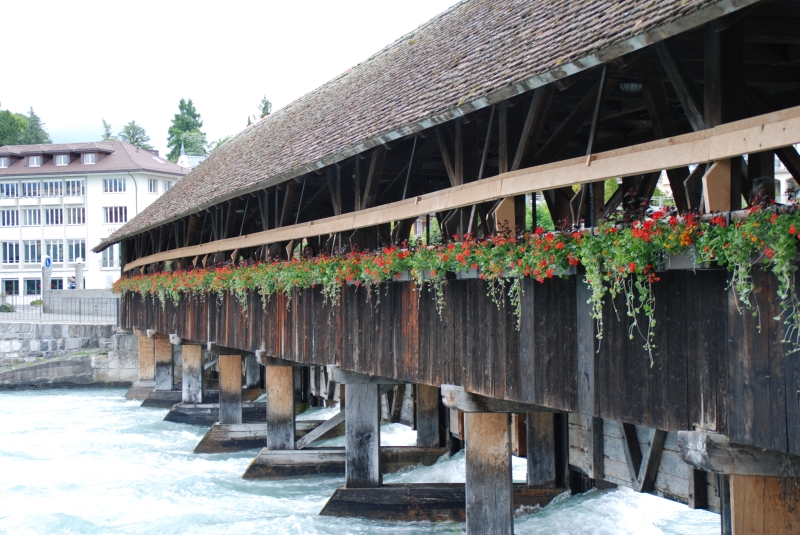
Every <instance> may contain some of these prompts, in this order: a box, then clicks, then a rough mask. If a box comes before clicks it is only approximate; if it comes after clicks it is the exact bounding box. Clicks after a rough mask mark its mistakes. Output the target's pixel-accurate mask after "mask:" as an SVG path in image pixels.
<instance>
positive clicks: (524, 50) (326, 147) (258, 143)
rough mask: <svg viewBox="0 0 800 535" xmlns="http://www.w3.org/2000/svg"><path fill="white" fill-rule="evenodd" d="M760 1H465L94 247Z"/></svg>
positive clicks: (216, 155)
mask: <svg viewBox="0 0 800 535" xmlns="http://www.w3.org/2000/svg"><path fill="white" fill-rule="evenodd" d="M755 1H756V0H658V1H642V0H594V1H592V2H575V1H572V0H465V1H463V2H460V3H458V4H456V5H455V6H453V7H452V8H450V9H448V10H447V11H445V12H444V13H442V14H440V15H438V16H437V17H435V18H434V19H432V20H431V21H429V22H427V23H426V24H424V25H422V26H420V27H419V28H417V29H416V30H414V31H413V32H411V33H409V34H407V35H405V36H403V37H401V38H400V39H398V40H397V41H395V42H394V43H392V44H391V45H389V46H388V47H386V48H384V49H383V50H381V51H380V52H378V53H377V54H375V55H374V56H372V57H370V58H369V59H367V60H366V61H364V62H363V63H360V64H358V65H357V66H356V67H354V68H352V69H350V70H349V71H347V72H345V73H343V74H342V75H340V76H338V77H336V78H334V79H333V80H331V81H330V82H328V83H326V84H325V85H323V86H321V87H320V88H318V89H316V90H314V91H312V92H311V93H308V94H306V95H305V96H303V97H301V98H300V99H298V100H296V101H295V102H293V103H291V104H289V105H288V106H286V107H284V108H282V109H281V110H279V111H277V112H275V113H274V114H272V115H269V116H267V117H266V118H265V119H263V120H262V121H260V122H258V123H256V124H255V125H253V126H251V127H249V128H248V129H246V130H244V131H242V132H240V133H239V134H237V135H236V136H235V137H233V138H232V139H230V140H229V141H228V142H226V143H225V144H224V145H222V146H221V147H220V148H218V149H217V150H215V151H214V152H213V153H212V154H211V155H210V156H209V158H208V159H207V160H206V161H204V162H203V163H202V164H200V166H198V167H197V168H196V169H195V170H194V171H192V172H191V173H190V174H189V175H188V176H187V177H186V178H185V179H184V180H182V181H180V182H179V183H178V184H177V185H176V186H175V187H174V188H172V189H171V190H170V191H168V192H167V193H166V194H165V195H163V196H161V197H160V198H159V199H158V200H156V201H155V202H154V203H153V204H152V205H150V206H149V207H148V208H147V209H146V210H144V211H143V212H142V213H141V214H139V215H138V216H137V217H136V218H134V219H133V220H131V221H130V222H129V223H128V224H126V225H125V226H123V227H122V228H121V229H119V230H118V231H117V232H116V233H114V234H113V235H111V236H110V237H109V238H107V239H106V240H105V241H104V242H103V243H101V244H100V245H99V246H97V247H96V248H95V250H97V251H99V250H102V249H103V248H105V247H108V246H109V245H110V244H112V243H115V242H118V241H120V240H121V239H123V238H125V237H128V236H132V235H135V234H137V233H139V232H142V231H144V230H147V229H149V228H152V227H154V226H157V225H160V224H163V223H166V222H169V221H172V220H175V219H178V218H180V217H184V216H186V215H189V214H192V213H195V212H197V211H199V210H201V209H203V208H207V207H209V206H212V205H214V204H217V203H219V202H222V201H224V200H227V199H229V198H232V197H234V196H236V195H240V194H242V193H245V192H250V191H255V190H257V189H261V188H264V187H268V186H270V185H274V184H278V183H281V182H284V181H286V180H288V179H291V178H293V177H297V176H300V175H302V174H304V173H307V172H309V171H311V170H313V169H318V168H321V167H324V166H327V165H330V164H332V163H335V162H337V161H341V160H343V159H345V158H349V157H350V156H352V155H354V154H357V153H359V152H363V151H364V150H366V149H368V148H370V147H373V146H376V145H378V144H380V143H385V142H387V141H390V140H392V139H397V138H400V137H403V136H406V135H409V134H411V133H414V132H416V131H420V130H422V129H424V128H428V127H431V126H433V125H435V124H439V123H442V122H445V121H448V120H450V119H453V118H454V117H457V116H458V115H461V114H464V113H469V112H471V111H474V110H476V109H480V108H483V107H485V106H488V105H490V104H493V103H495V102H498V101H500V100H503V99H506V98H509V97H511V96H514V95H516V94H519V93H523V92H525V91H528V90H530V89H533V88H535V87H538V86H541V85H544V84H547V83H550V82H552V81H554V80H557V79H560V78H563V77H565V76H569V75H570V74H574V73H576V72H579V71H582V70H584V69H587V68H590V67H593V66H595V65H598V64H600V63H603V62H606V61H609V60H611V59H613V58H616V57H619V56H621V55H624V54H626V53H629V52H631V51H633V50H636V49H638V48H642V47H644V46H647V45H649V44H651V43H653V42H656V41H660V40H662V39H665V38H667V37H670V36H672V35H675V34H678V33H681V32H682V31H685V30H687V29H690V28H693V27H696V26H699V25H701V24H704V23H706V22H708V21H710V20H713V19H716V18H718V17H720V16H722V15H724V14H726V13H729V12H731V11H734V10H736V9H739V8H741V7H744V6H746V5H749V4H753V3H755Z"/></svg>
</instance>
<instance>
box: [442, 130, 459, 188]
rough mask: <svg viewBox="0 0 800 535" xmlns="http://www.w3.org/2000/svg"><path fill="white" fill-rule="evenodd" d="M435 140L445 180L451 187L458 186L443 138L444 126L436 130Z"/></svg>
mask: <svg viewBox="0 0 800 535" xmlns="http://www.w3.org/2000/svg"><path fill="white" fill-rule="evenodd" d="M436 140H437V141H438V142H439V152H441V153H442V161H443V162H444V168H445V170H446V171H447V178H448V179H449V180H450V185H451V186H454V187H455V186H458V185H460V183H459V182H458V177H457V176H456V171H455V167H454V166H453V161H452V160H451V159H450V150H449V149H448V148H447V139H446V138H445V131H444V126H441V127H439V128H437V129H436Z"/></svg>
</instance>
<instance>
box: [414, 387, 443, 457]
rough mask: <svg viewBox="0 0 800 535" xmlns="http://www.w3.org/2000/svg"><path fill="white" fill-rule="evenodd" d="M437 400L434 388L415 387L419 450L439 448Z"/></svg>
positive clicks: (437, 392)
mask: <svg viewBox="0 0 800 535" xmlns="http://www.w3.org/2000/svg"><path fill="white" fill-rule="evenodd" d="M439 398H440V396H439V389H438V388H436V387H435V386H429V385H417V446H419V447H421V448H438V447H439V446H440V444H439Z"/></svg>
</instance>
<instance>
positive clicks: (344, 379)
mask: <svg viewBox="0 0 800 535" xmlns="http://www.w3.org/2000/svg"><path fill="white" fill-rule="evenodd" d="M331 377H333V380H334V381H335V382H337V383H339V384H343V385H400V384H406V382H405V381H399V380H397V379H390V378H389V377H378V376H377V375H367V374H364V373H358V372H354V371H350V370H343V369H341V368H340V367H339V366H331Z"/></svg>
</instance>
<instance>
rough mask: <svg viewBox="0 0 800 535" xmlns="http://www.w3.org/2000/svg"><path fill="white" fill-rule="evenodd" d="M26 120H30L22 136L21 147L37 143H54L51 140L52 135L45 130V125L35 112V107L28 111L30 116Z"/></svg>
mask: <svg viewBox="0 0 800 535" xmlns="http://www.w3.org/2000/svg"><path fill="white" fill-rule="evenodd" d="M26 119H27V120H28V124H27V125H26V126H25V130H24V131H23V132H22V135H21V136H20V139H19V143H20V145H34V144H36V143H52V142H53V141H52V140H51V139H50V134H48V133H47V131H46V130H45V129H44V123H43V122H42V120H41V119H40V118H39V116H38V115H36V113H35V112H34V111H33V107H31V109H30V111H28V116H27V117H26Z"/></svg>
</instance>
